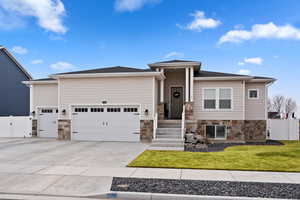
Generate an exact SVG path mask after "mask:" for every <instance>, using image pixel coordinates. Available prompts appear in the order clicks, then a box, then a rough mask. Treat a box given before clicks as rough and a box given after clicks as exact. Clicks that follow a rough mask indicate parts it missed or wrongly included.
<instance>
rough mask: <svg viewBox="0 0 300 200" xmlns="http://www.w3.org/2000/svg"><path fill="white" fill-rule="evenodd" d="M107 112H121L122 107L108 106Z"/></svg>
mask: <svg viewBox="0 0 300 200" xmlns="http://www.w3.org/2000/svg"><path fill="white" fill-rule="evenodd" d="M107 112H121V108H107Z"/></svg>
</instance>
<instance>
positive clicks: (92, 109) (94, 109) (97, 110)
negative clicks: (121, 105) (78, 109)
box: [91, 108, 104, 112]
mask: <svg viewBox="0 0 300 200" xmlns="http://www.w3.org/2000/svg"><path fill="white" fill-rule="evenodd" d="M91 112H104V108H91Z"/></svg>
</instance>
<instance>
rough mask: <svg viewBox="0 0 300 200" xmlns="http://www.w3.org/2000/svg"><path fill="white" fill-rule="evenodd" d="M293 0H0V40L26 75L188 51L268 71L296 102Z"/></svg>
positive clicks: (207, 63)
mask: <svg viewBox="0 0 300 200" xmlns="http://www.w3.org/2000/svg"><path fill="white" fill-rule="evenodd" d="M299 10H300V2H299V1H298V0H264V1H262V0H251V1H250V0H243V1H242V0H226V1H221V0H188V1H186V0H105V1H102V0H88V1H83V0H68V1H67V0H39V1H36V0H0V38H1V44H2V45H4V46H5V47H7V48H8V49H10V51H11V52H12V53H13V54H14V55H15V56H16V58H17V59H18V60H19V61H20V62H21V64H22V65H23V66H24V67H25V68H26V69H27V70H28V71H29V72H30V73H31V74H32V75H33V76H34V78H42V77H46V76H47V75H48V74H53V73H57V72H62V71H70V70H82V69H89V68H99V67H106V66H116V65H122V66H132V67H138V68H146V67H147V66H146V64H148V63H151V62H156V61H161V60H168V59H190V60H198V61H201V62H202V63H203V67H202V69H204V70H211V71H221V72H231V73H243V74H250V75H261V76H270V77H275V78H276V79H278V81H277V82H276V83H275V84H274V85H272V86H271V88H270V96H273V95H275V94H283V95H286V96H289V97H292V98H294V99H296V100H297V102H298V105H299V106H300V92H299V90H300V89H299V83H297V80H298V78H299V74H300V66H299V61H300V56H299V52H300V12H299Z"/></svg>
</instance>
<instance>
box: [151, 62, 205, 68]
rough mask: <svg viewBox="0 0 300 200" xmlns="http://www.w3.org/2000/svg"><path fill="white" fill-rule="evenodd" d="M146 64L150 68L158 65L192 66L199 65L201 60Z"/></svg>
mask: <svg viewBox="0 0 300 200" xmlns="http://www.w3.org/2000/svg"><path fill="white" fill-rule="evenodd" d="M148 66H149V67H150V68H152V69H155V68H158V67H185V66H192V67H199V68H200V67H201V62H176V63H159V62H158V63H151V64H148Z"/></svg>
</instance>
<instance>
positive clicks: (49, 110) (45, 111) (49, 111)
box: [42, 109, 53, 113]
mask: <svg viewBox="0 0 300 200" xmlns="http://www.w3.org/2000/svg"><path fill="white" fill-rule="evenodd" d="M42 113H53V110H52V109H42Z"/></svg>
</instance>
